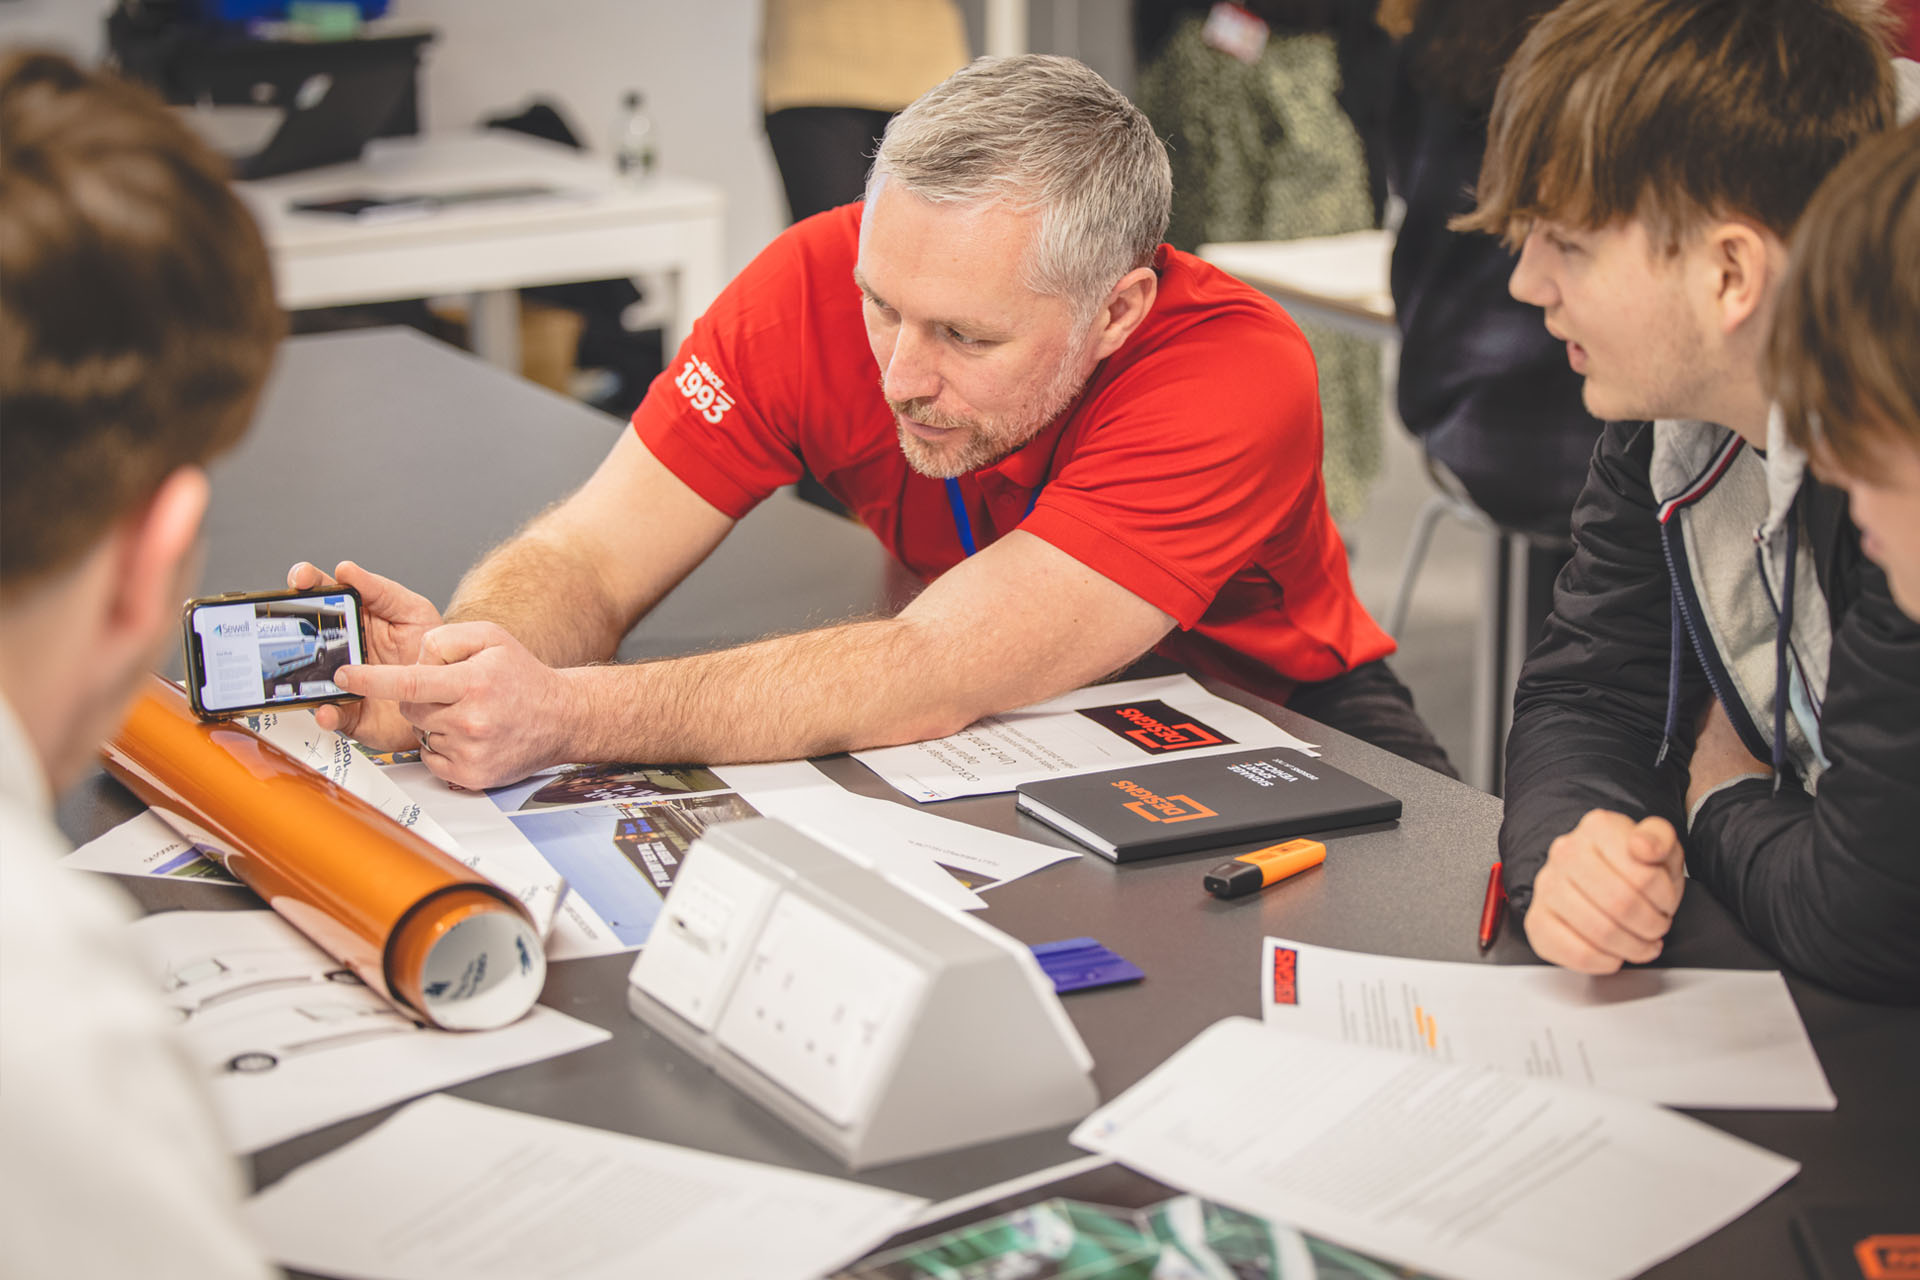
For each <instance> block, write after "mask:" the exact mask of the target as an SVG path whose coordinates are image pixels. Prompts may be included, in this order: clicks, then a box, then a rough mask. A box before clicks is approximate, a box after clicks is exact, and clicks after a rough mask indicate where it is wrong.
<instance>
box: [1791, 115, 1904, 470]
mask: <svg viewBox="0 0 1920 1280" xmlns="http://www.w3.org/2000/svg"><path fill="white" fill-rule="evenodd" d="M1768 372H1769V375H1770V377H1771V380H1772V384H1773V387H1772V389H1773V395H1774V398H1775V400H1776V401H1778V402H1779V405H1780V409H1781V412H1782V414H1783V415H1784V416H1785V418H1786V424H1787V431H1788V434H1789V435H1790V436H1791V437H1792V439H1793V441H1794V442H1795V443H1796V444H1798V445H1799V446H1800V447H1801V448H1803V449H1807V450H1809V451H1811V452H1813V453H1815V454H1816V455H1820V454H1825V455H1826V456H1828V457H1830V458H1831V459H1832V460H1833V461H1834V462H1836V463H1838V464H1839V465H1840V466H1841V467H1843V468H1845V469H1846V470H1848V471H1852V472H1862V473H1864V472H1868V471H1870V469H1871V468H1872V466H1873V456H1872V455H1873V453H1874V447H1875V445H1876V444H1878V443H1879V442H1880V441H1881V440H1883V439H1885V438H1887V437H1889V436H1896V437H1897V436H1904V437H1905V438H1906V440H1907V442H1908V443H1909V444H1913V445H1917V446H1920V121H1915V122H1913V123H1911V124H1908V125H1907V126H1906V127H1904V128H1901V129H1897V130H1894V131H1892V132H1890V133H1888V134H1887V135H1885V136H1883V137H1879V138H1874V139H1872V140H1870V141H1869V142H1867V143H1865V144H1864V145H1862V146H1861V147H1860V149H1859V150H1858V151H1856V152H1855V153H1854V154H1853V155H1851V156H1849V157H1848V158H1847V159H1846V160H1845V161H1844V162H1843V163H1842V164H1841V165H1840V167H1839V168H1838V169H1835V170H1834V172H1833V176H1832V177H1830V178H1828V179H1827V181H1826V182H1825V183H1824V184H1822V186H1821V187H1820V190H1819V192H1818V193H1817V194H1816V195H1815V196H1814V198H1813V201H1812V203H1810V204H1809V205H1808V206H1807V213H1806V217H1804V218H1803V219H1801V223H1800V229H1799V231H1798V233H1796V234H1795V236H1794V239H1793V254H1792V257H1791V259H1790V260H1789V263H1788V266H1787V276H1786V281H1785V283H1784V284H1783V285H1782V286H1781V290H1780V300H1779V303H1778V305H1777V307H1776V310H1775V312H1774V321H1773V335H1772V346H1771V350H1770V353H1769V359H1768Z"/></svg>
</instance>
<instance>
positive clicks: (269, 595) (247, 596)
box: [180, 583, 367, 722]
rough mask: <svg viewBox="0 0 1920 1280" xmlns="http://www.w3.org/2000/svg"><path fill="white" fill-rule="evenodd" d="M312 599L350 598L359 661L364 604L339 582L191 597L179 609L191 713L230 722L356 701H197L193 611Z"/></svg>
mask: <svg viewBox="0 0 1920 1280" xmlns="http://www.w3.org/2000/svg"><path fill="white" fill-rule="evenodd" d="M314 596H351V597H353V625H354V632H355V636H356V638H357V639H358V641H359V645H360V647H359V653H360V656H361V657H362V659H364V658H365V657H366V653H367V618H366V603H365V602H364V601H363V600H361V599H360V593H359V592H358V591H356V590H354V589H353V588H352V587H349V586H346V585H344V584H342V583H333V584H330V585H328V586H326V587H323V588H314V589H310V590H306V591H294V590H291V589H287V590H280V591H227V592H223V593H222V594H220V595H217V596H195V597H194V598H193V599H191V600H188V601H187V602H186V603H185V604H184V605H182V606H181V607H180V647H181V656H182V659H183V661H184V663H185V666H186V686H187V703H188V705H189V706H191V707H192V708H193V714H194V715H195V716H197V717H199V718H200V719H201V720H205V721H210V722H211V721H217V720H231V719H233V718H234V717H236V716H244V715H251V714H253V713H254V712H256V711H288V710H293V709H295V708H300V707H318V706H322V705H324V704H326V703H329V702H358V701H360V695H359V694H357V693H332V694H328V695H326V696H325V697H319V698H295V699H287V698H275V699H272V700H269V701H266V702H258V703H253V704H251V705H248V706H244V707H228V708H219V709H210V708H208V707H205V706H202V705H201V702H200V688H201V685H202V684H203V683H204V682H205V674H206V662H205V658H204V656H203V655H202V653H201V651H200V636H199V633H198V632H197V631H195V630H194V628H193V615H194V611H195V610H197V609H203V608H206V607H208V606H210V605H232V604H253V603H261V602H271V601H275V600H301V599H306V598H309V597H314Z"/></svg>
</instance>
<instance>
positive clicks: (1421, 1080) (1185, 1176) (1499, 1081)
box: [1073, 1018, 1799, 1280]
mask: <svg viewBox="0 0 1920 1280" xmlns="http://www.w3.org/2000/svg"><path fill="white" fill-rule="evenodd" d="M1223 1090H1224V1092H1223ZM1073 1141H1074V1142H1075V1143H1076V1144H1077V1145H1079V1146H1082V1147H1085V1148H1087V1149H1088V1150H1091V1151H1097V1152H1099V1153H1100V1154H1102V1155H1108V1156H1112V1157H1113V1158H1114V1159H1116V1160H1118V1161H1120V1162H1122V1163H1123V1164H1127V1165H1130V1166H1132V1167H1133V1168H1135V1169H1137V1170H1139V1171H1140V1172H1142V1173H1144V1174H1146V1175H1147V1176H1149V1177H1152V1178H1156V1179H1158V1180H1159V1181H1161V1182H1164V1183H1167V1184H1168V1185H1169V1186H1173V1187H1177V1188H1179V1189H1181V1190H1183V1191H1189V1192H1192V1193H1193V1194H1195V1195H1199V1196H1204V1197H1206V1198H1207V1199H1209V1200H1217V1201H1219V1202H1220V1203H1222V1204H1226V1205H1231V1206H1232V1207H1234V1208H1236V1209H1239V1210H1241V1211H1242V1212H1245V1213H1256V1214H1260V1215H1262V1216H1263V1217H1268V1218H1273V1219H1276V1220H1278V1221H1281V1222H1286V1223H1290V1224H1291V1225H1293V1226H1294V1227H1297V1228H1299V1229H1300V1230H1302V1231H1306V1232H1309V1233H1311V1234H1313V1235H1317V1236H1324V1237H1325V1238H1327V1239H1329V1240H1332V1241H1334V1242H1336V1243H1338V1244H1342V1245H1345V1246H1346V1247H1348V1248H1350V1249H1357V1250H1359V1251H1361V1252H1363V1253H1370V1254H1374V1255H1377V1256H1379V1257H1382V1258H1385V1259H1388V1260H1389V1261H1393V1262H1398V1263H1400V1264H1402V1265H1403V1266H1409V1267H1414V1268H1416V1269H1419V1270H1423V1271H1431V1272H1433V1273H1435V1274H1437V1275H1441V1276H1449V1277H1461V1278H1462V1280H1467V1278H1468V1277H1470V1278H1471V1280H1618V1278H1621V1277H1626V1276H1632V1275H1638V1274H1639V1273H1640V1272H1642V1271H1644V1270H1646V1269H1647V1268H1648V1267H1650V1266H1652V1265H1653V1264H1654V1263H1656V1262H1659V1261H1660V1260H1661V1259H1663V1258H1666V1257H1668V1256H1670V1255H1672V1254H1675V1253H1678V1252H1679V1251H1680V1250H1681V1249H1684V1248H1686V1247H1687V1246H1688V1245H1690V1244H1692V1243H1693V1242H1694V1241H1695V1240H1698V1239H1700V1238H1701V1237H1703V1236H1706V1235H1708V1234H1709V1233H1711V1232H1713V1231H1715V1230H1718V1229H1719V1228H1720V1227H1721V1226H1723V1225H1725V1224H1726V1223H1728V1222H1731V1221H1732V1220H1733V1219H1734V1218H1736V1217H1738V1216H1739V1215H1740V1214H1742V1213H1745V1212H1746V1211H1747V1210H1748V1209H1750V1208H1752V1207H1753V1205H1755V1204H1756V1203H1758V1202H1759V1201H1760V1200H1761V1199H1763V1198H1764V1197H1765V1196H1767V1195H1768V1194H1769V1193H1771V1192H1772V1191H1773V1190H1774V1189H1775V1188H1777V1187H1779V1186H1780V1185H1781V1184H1782V1183H1784V1182H1785V1181H1786V1180H1787V1179H1788V1178H1791V1177H1792V1176H1793V1175H1794V1173H1795V1172H1796V1171H1797V1170H1798V1169H1799V1166H1798V1165H1797V1164H1795V1163H1794V1162H1793V1161H1791V1160H1787V1159H1784V1158H1783V1157H1780V1156H1777V1155H1774V1154H1773V1153H1771V1152H1768V1151H1764V1150H1762V1149H1760V1148H1759V1147H1756V1146H1753V1145H1751V1144H1749V1143H1746V1142H1742V1141H1740V1140H1739V1139H1737V1138H1732V1137H1729V1136H1728V1135H1726V1134H1724V1133H1722V1132H1720V1131H1719V1130H1717V1129H1714V1128H1711V1127H1709V1126H1707V1125H1705V1124H1702V1123H1700V1122H1699V1121H1697V1120H1693V1119H1690V1118H1688V1117H1686V1116H1682V1115H1678V1114H1676V1113H1674V1112H1672V1111H1667V1110H1665V1109H1663V1108H1660V1107H1656V1106H1654V1105H1652V1104H1650V1103H1646V1102H1641V1101H1639V1100H1638V1099H1633V1098H1620V1097H1615V1096H1613V1095H1611V1094H1604V1093H1596V1092H1594V1091H1592V1090H1589V1089H1576V1088H1572V1087H1570V1086H1567V1085H1562V1084H1557V1083H1553V1082H1549V1081H1544V1080H1529V1079H1526V1078H1524V1077H1522V1076H1517V1075H1511V1074H1508V1073H1506V1072H1501V1071H1495V1070H1493V1069H1492V1068H1490V1067H1480V1066H1464V1065H1456V1064H1450V1063H1443V1062H1436V1061H1433V1060H1431V1059H1422V1058H1409V1057H1407V1056H1405V1055H1403V1054H1398V1053H1392V1052H1389V1051H1387V1050H1384V1049H1374V1048H1370V1047H1367V1046H1364V1045H1356V1044H1345V1043H1341V1042H1339V1041H1334V1040H1323V1039H1320V1038H1318V1037H1315V1036H1307V1035H1300V1034H1298V1033H1295V1032H1290V1031H1277V1030H1274V1029H1273V1028H1270V1027H1263V1026H1261V1025H1260V1024H1259V1023H1257V1022H1255V1021H1253V1020H1252V1019H1250V1018H1228V1019H1226V1020H1225V1021H1222V1022H1218V1023H1215V1024H1214V1025H1213V1026H1211V1027H1209V1028H1207V1030H1205V1031H1203V1032H1201V1033H1200V1035H1199V1036H1197V1037H1196V1038H1195V1039H1194V1040H1193V1041H1192V1043H1190V1044H1188V1045H1187V1046H1186V1047H1185V1048H1183V1049H1181V1050H1180V1052H1178V1053H1176V1054H1175V1055H1174V1056H1173V1057H1171V1058H1169V1059H1168V1060H1167V1061H1166V1062H1164V1063H1162V1064H1161V1065H1160V1066H1159V1067H1158V1068H1156V1069H1155V1070H1154V1071H1153V1072H1152V1073H1151V1074H1150V1075H1148V1076H1147V1077H1146V1079H1144V1080H1142V1081H1140V1083H1138V1084H1136V1085H1134V1086H1133V1088H1131V1089H1129V1090H1127V1091H1126V1092H1125V1093H1123V1094H1121V1095H1120V1097H1118V1098H1116V1099H1115V1100H1114V1101H1113V1102H1111V1103H1109V1104H1108V1105H1107V1106H1105V1107H1102V1108H1101V1109H1100V1110H1098V1111H1096V1112H1094V1113H1093V1114H1092V1115H1091V1116H1089V1117H1088V1118H1087V1119H1086V1120H1084V1121H1083V1122H1081V1124H1080V1127H1079V1128H1077V1129H1076V1130H1074V1133H1073Z"/></svg>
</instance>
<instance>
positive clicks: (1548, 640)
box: [1500, 423, 1920, 1003]
mask: <svg viewBox="0 0 1920 1280" xmlns="http://www.w3.org/2000/svg"><path fill="white" fill-rule="evenodd" d="M1652 450H1653V428H1652V426H1651V424H1648V423H1609V424H1608V425H1607V426H1606V428H1605V429H1604V430H1603V432H1602V433H1601V436H1600V441H1599V444H1598V446H1597V447H1596V449H1595V452H1594V457H1593V465H1592V468H1591V471H1590V473H1589V476H1588V480H1587V485H1586V488H1585V489H1584V490H1583V491H1582V493H1581V496H1580V501H1579V503H1578V505H1577V506H1576V507H1575V509H1574V533H1575V544H1576V546H1575V551H1574V556H1573V560H1572V562H1571V563H1570V564H1569V565H1568V566H1567V569H1566V571H1565V572H1564V573H1563V574H1562V575H1561V578H1560V581H1559V583H1558V585H1557V586H1556V588H1555V591H1554V611H1553V616H1552V617H1551V618H1550V619H1549V620H1548V623H1547V628H1546V632H1545V634H1544V636H1543V638H1542V639H1541V642H1540V644H1539V646H1538V647H1537V648H1535V650H1534V651H1533V653H1532V654H1531V655H1530V656H1529V657H1528V659H1527V663H1526V667H1525V669H1524V670H1523V671H1522V673H1521V677H1520V687H1519V692H1518V693H1517V695H1516V697H1515V702H1514V721H1513V729H1512V733H1511V735H1510V736H1509V738H1508V741H1507V800H1506V819H1505V821H1504V822H1503V824H1502V825H1501V829H1500V851H1501V858H1502V860H1503V862H1504V863H1505V879H1506V883H1507V886H1508V892H1509V894H1510V895H1511V903H1512V906H1513V908H1514V910H1515V911H1516V912H1523V911H1524V910H1525V909H1526V906H1527V904H1528V903H1529V901H1530V900H1531V898H1532V894H1533V879H1534V876H1535V875H1536V874H1538V872H1539V870H1540V867H1541V866H1542V865H1543V864H1544V862H1545V861H1546V855H1547V846H1548V845H1549V844H1550V843H1551V842H1552V841H1553V839H1554V838H1555V837H1556V836H1559V835H1561V834H1563V833H1565V832H1567V831H1570V830H1572V828H1573V827H1574V826H1575V824H1577V823H1578V822H1579V820H1580V818H1581V816H1582V815H1583V814H1585V813H1586V812H1587V811H1588V810H1589V809H1594V808H1604V809H1612V810H1616V811H1619V812H1621V813H1625V814H1627V815H1628V816H1629V817H1632V818H1635V819H1638V818H1641V817H1645V816H1648V815H1656V814H1657V815H1659V816H1661V817H1664V818H1666V819H1668V820H1669V821H1671V822H1672V823H1673V825H1674V828H1675V830H1678V831H1683V832H1684V831H1686V812H1685V796H1686V786H1687V763H1688V756H1689V755H1690V753H1691V747H1692V734H1691V732H1690V731H1684V732H1682V733H1681V734H1680V741H1679V742H1678V744H1677V747H1676V749H1675V750H1673V751H1672V752H1670V753H1669V755H1668V757H1667V759H1666V761H1665V763H1664V764H1656V763H1655V761H1656V759H1657V757H1658V756H1659V754H1660V744H1661V736H1662V729H1663V726H1664V724H1665V722H1666V718H1667V715H1666V713H1667V707H1668V675H1669V663H1668V657H1669V652H1670V640H1671V637H1672V634H1673V632H1672V621H1673V613H1672V606H1671V601H1672V592H1671V588H1670V585H1669V582H1668V576H1667V575H1668V570H1667V563H1666V560H1665V557H1664V555H1663V553H1662V549H1661V539H1660V531H1659V523H1658V520H1657V518H1656V515H1655V506H1656V504H1655V502H1654V499H1653V494H1652V491H1651V489H1650V487H1649V483H1648V465H1649V460H1650V458H1651V457H1652ZM1800 503H1801V505H1800V511H1801V514H1802V521H1803V527H1804V529H1805V532H1806V536H1807V537H1808V538H1809V539H1810V541H1811V546H1812V549H1813V553H1814V563H1815V566H1816V571H1817V573H1818V575H1819V579H1820V587H1821V589H1822V591H1823V593H1824V595H1825V597H1826V601H1827V608H1828V613H1829V616H1830V618H1831V621H1832V627H1833V649H1832V659H1831V668H1830V673H1829V676H1828V680H1827V690H1826V699H1825V704H1824V707H1823V710H1822V714H1821V735H1820V736H1821V743H1822V747H1823V749H1824V751H1825V753H1826V756H1827V758H1828V760H1829V761H1830V767H1829V768H1828V769H1827V770H1826V772H1825V773H1824V774H1823V775H1822V777H1821V779H1820V785H1819V790H1818V795H1817V797H1816V796H1809V795H1807V794H1806V793H1805V792H1804V791H1803V790H1802V789H1801V788H1800V787H1799V786H1798V785H1797V784H1796V783H1795V782H1794V781H1793V780H1791V779H1788V780H1785V781H1784V785H1782V786H1780V787H1779V788H1778V789H1777V790H1776V788H1775V787H1774V786H1773V785H1772V784H1771V783H1769V782H1766V781H1762V780H1757V779H1756V780H1754V781H1750V782H1743V783H1740V784H1738V785H1736V786H1733V787H1729V788H1727V789H1725V790H1723V791H1721V792H1719V793H1717V794H1716V795H1714V796H1712V797H1711V798H1710V799H1708V801H1707V802H1706V803H1705V804H1704V805H1703V806H1702V807H1701V810H1700V813H1699V815H1698V817H1697V819H1696V821H1695V823H1694V827H1693V830H1692V831H1691V832H1690V833H1688V834H1687V835H1686V837H1685V842H1686V847H1687V868H1688V871H1689V873H1690V875H1691V877H1692V879H1693V881H1694V884H1693V886H1691V889H1692V891H1694V892H1698V891H1699V889H1701V888H1704V889H1706V890H1707V891H1708V892H1711V893H1712V894H1713V895H1714V896H1715V897H1716V898H1718V899H1719V900H1720V901H1721V902H1723V903H1724V904H1726V906H1727V907H1728V908H1729V910H1731V911H1732V913H1733V914H1734V916H1735V917H1736V918H1737V919H1739V921H1740V922H1741V924H1742V925H1743V926H1745V928H1746V929H1747V931H1748V932H1749V933H1750V934H1752V936H1753V937H1754V938H1755V939H1756V940H1757V941H1758V942H1759V943H1760V944H1761V945H1762V946H1764V947H1765V948H1767V950H1769V951H1770V952H1772V953H1773V954H1774V955H1776V956H1778V957H1779V958H1780V959H1781V961H1782V962H1783V963H1785V964H1786V965H1788V966H1789V967H1791V968H1793V969H1795V970H1798V971H1799V972H1801V973H1803V974H1806V975H1807V976H1808V977H1811V978H1814V979H1816V980H1818V981H1820V982H1823V983H1825V984H1827V985H1828V986H1831V987H1833V988H1835V989H1836V990H1839V991H1843V992H1846V993H1848V994H1852V995H1858V996H1863V997H1868V998H1872V999H1880V1000H1891V1001H1899V1002H1903V1003H1916V1002H1920V625H1916V624H1915V623H1913V622H1912V621H1910V620H1909V619H1907V618H1906V617H1905V616H1904V615H1903V614H1901V612H1900V611H1899V609H1898V608H1897V607H1896V606H1895V605H1894V603H1893V600H1892V597H1891V596H1890V595H1889V593H1888V590H1887V582H1886V577H1885V575H1884V574H1882V573H1881V571H1880V570H1879V568H1878V567H1876V566H1875V565H1874V564H1873V563H1872V562H1870V561H1868V560H1867V559H1866V558H1865V556H1864V555H1863V554H1862V553H1861V551H1860V542H1859V534H1858V532H1857V531H1856V530H1855V529H1854V527H1853V525H1852V523H1851V522H1850V521H1849V520H1848V519H1847V516H1846V499H1845V496H1844V495H1843V494H1841V493H1839V492H1838V491H1836V490H1833V489H1829V488H1826V487H1825V486H1822V485H1819V484H1816V483H1814V482H1813V481H1811V480H1808V481H1807V483H1806V485H1805V487H1804V488H1803V490H1802V493H1801V498H1800ZM1710 696H1711V694H1710V691H1709V689H1708V687H1707V682H1706V678H1705V675H1704V672H1703V671H1702V668H1701V666H1700V664H1699V661H1698V659H1697V658H1696V657H1695V656H1694V655H1693V654H1692V653H1691V652H1690V651H1689V652H1688V653H1687V654H1686V655H1685V657H1684V660H1683V662H1682V664H1681V667H1680V680H1679V700H1680V721H1679V723H1680V724H1681V725H1683V726H1692V725H1694V724H1695V723H1697V721H1698V716H1699V712H1700V710H1701V709H1702V708H1703V707H1704V706H1705V705H1706V700H1707V698H1708V697H1710Z"/></svg>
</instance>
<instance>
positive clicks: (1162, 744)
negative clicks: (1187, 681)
mask: <svg viewBox="0 0 1920 1280" xmlns="http://www.w3.org/2000/svg"><path fill="white" fill-rule="evenodd" d="M1080 714H1081V715H1083V716H1085V717H1086V718H1087V719H1089V720H1091V721H1093V722H1094V723H1095V724H1097V725H1100V726H1102V727H1103V728H1106V729H1110V730H1112V731H1113V732H1114V733H1117V734H1119V735H1120V736H1121V737H1123V738H1125V739H1126V740H1127V741H1128V742H1131V743H1132V744H1133V745H1134V746H1136V747H1139V748H1140V749H1141V750H1142V751H1145V752H1148V753H1149V754H1151V755H1165V754H1167V753H1168V752H1170V751H1191V750H1193V749H1194V748H1195V747H1217V746H1220V745H1221V744H1223V743H1229V742H1232V741H1233V739H1232V738H1229V737H1228V736H1227V735H1226V734H1224V733H1221V732H1220V731H1219V730H1218V729H1212V728H1209V727H1208V726H1206V725H1204V724H1201V723H1200V722H1199V721H1198V720H1195V719H1194V718H1193V717H1192V716H1190V715H1187V714H1186V713H1185V712H1183V711H1175V710H1174V709H1173V708H1172V707H1170V706H1168V705H1167V704H1166V703H1164V702H1161V701H1160V700H1159V699H1157V698H1150V699H1148V700H1146V701H1144V702H1122V703H1120V704H1119V705H1118V706H1112V707H1082V708H1080Z"/></svg>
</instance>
